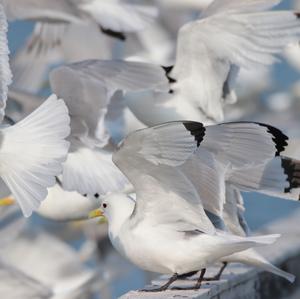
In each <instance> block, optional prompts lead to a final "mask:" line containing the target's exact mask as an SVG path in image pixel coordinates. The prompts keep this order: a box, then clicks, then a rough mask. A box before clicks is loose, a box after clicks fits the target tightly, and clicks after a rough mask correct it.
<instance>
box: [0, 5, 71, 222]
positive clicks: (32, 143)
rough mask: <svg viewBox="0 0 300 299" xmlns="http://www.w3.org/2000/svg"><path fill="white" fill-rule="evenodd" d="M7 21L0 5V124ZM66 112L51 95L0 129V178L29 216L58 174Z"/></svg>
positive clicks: (8, 77) (6, 68) (8, 73)
mask: <svg viewBox="0 0 300 299" xmlns="http://www.w3.org/2000/svg"><path fill="white" fill-rule="evenodd" d="M6 32H7V21H6V16H5V14H4V11H3V8H2V6H1V5H0V44H1V52H0V81H1V83H0V97H1V99H0V107H1V108H0V120H1V122H2V121H3V118H4V110H5V106H6V100H7V93H8V86H9V84H10V83H11V80H12V75H11V71H10V67H9V58H8V54H9V49H8V45H7V37H6ZM69 122H70V118H69V115H68V109H67V107H66V105H65V104H64V102H63V101H62V100H58V99H57V97H56V96H55V95H52V96H50V97H49V99H48V100H47V101H46V102H45V103H44V104H42V105H41V106H40V107H39V108H37V109H36V110H35V111H34V112H33V113H32V114H30V115H29V116H27V117H26V118H25V119H23V120H21V121H20V122H18V123H17V124H15V125H13V126H5V125H3V124H2V126H1V129H0V135H1V147H0V176H1V179H2V180H3V182H4V183H5V184H6V186H7V187H8V188H9V189H10V191H11V193H12V194H13V196H14V198H15V199H16V201H17V202H18V204H19V205H20V207H21V209H22V211H23V214H24V215H25V216H30V215H31V213H32V211H33V210H36V209H37V208H38V207H39V205H40V203H41V201H42V200H43V199H45V198H46V196H47V187H51V186H53V185H54V184H55V176H57V175H59V174H60V172H61V171H62V162H63V161H64V160H65V158H66V155H67V152H68V148H69V143H68V142H67V141H66V140H65V138H66V137H67V136H68V135H69V132H70V126H69Z"/></svg>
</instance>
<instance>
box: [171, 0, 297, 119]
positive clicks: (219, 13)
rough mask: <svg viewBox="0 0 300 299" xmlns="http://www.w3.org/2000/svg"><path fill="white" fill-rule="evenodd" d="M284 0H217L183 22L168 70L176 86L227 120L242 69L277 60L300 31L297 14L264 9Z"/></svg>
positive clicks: (210, 112) (216, 116)
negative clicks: (226, 105)
mask: <svg viewBox="0 0 300 299" xmlns="http://www.w3.org/2000/svg"><path fill="white" fill-rule="evenodd" d="M279 2H280V1H277V0H274V1H268V0H248V1H238V0H233V1H230V0H226V1H222V0H216V1H214V2H213V3H212V4H211V6H209V7H208V8H207V10H205V11H204V13H203V15H202V18H201V19H200V20H198V21H195V22H191V23H188V24H186V25H185V26H183V27H182V28H181V29H180V32H179V36H178V45H177V59H176V64H175V66H174V68H173V70H172V71H171V72H170V74H169V76H170V77H171V78H173V80H175V82H176V83H174V84H173V85H172V90H173V91H174V92H175V93H176V92H178V93H181V95H182V98H184V100H188V101H190V102H191V103H192V104H193V105H194V106H195V107H198V108H200V109H201V110H202V111H203V112H204V113H205V114H206V115H207V117H208V118H210V119H213V120H215V121H222V120H223V111H222V110H223V109H222V107H223V103H224V100H227V101H229V102H232V101H234V100H235V94H234V92H233V90H232V89H233V86H234V82H235V78H236V76H237V73H238V69H239V68H241V67H242V68H254V67H258V66H261V65H262V66H263V65H270V64H272V63H274V62H276V61H277V59H276V57H275V55H276V54H278V53H280V52H281V51H282V50H283V49H284V47H285V46H286V45H287V44H288V43H289V42H291V41H294V40H296V38H298V36H299V33H300V21H299V16H298V14H296V13H294V12H292V11H269V12H264V11H263V10H265V9H268V8H270V7H272V6H274V5H276V4H278V3H279ZM195 82H197V84H195Z"/></svg>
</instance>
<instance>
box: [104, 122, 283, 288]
mask: <svg viewBox="0 0 300 299" xmlns="http://www.w3.org/2000/svg"><path fill="white" fill-rule="evenodd" d="M269 130H271V131H269ZM274 130H275V129H274ZM274 130H272V129H271V127H268V126H267V127H266V126H265V125H262V124H255V123H228V124H223V125H218V126H210V127H203V125H202V124H200V123H196V122H170V123H166V124H162V125H158V126H155V127H151V128H148V129H144V130H139V131H137V132H134V133H132V134H130V135H129V136H128V137H127V138H126V139H125V140H124V142H123V143H122V144H121V146H120V148H119V150H118V151H117V152H116V153H115V154H114V155H113V161H114V162H115V163H116V165H117V166H118V167H119V168H120V169H121V170H122V172H124V174H125V175H126V176H127V177H128V179H129V180H130V182H131V183H132V184H133V186H134V188H135V191H136V202H134V201H133V200H132V199H131V198H130V197H128V196H126V195H124V194H112V195H109V196H108V197H106V198H104V199H103V201H102V205H101V211H100V215H101V214H104V215H105V216H106V217H107V218H108V222H109V237H110V239H111V241H112V243H113V245H114V246H115V247H116V249H117V250H118V251H119V252H120V253H121V254H122V255H124V256H126V257H127V258H128V259H130V260H131V261H132V262H133V263H135V264H136V265H138V266H139V267H141V268H143V269H145V270H148V271H153V272H158V273H165V274H170V273H172V274H173V276H172V277H171V279H170V281H169V282H168V283H167V284H166V285H164V286H162V287H161V288H159V289H157V290H165V289H166V288H168V286H169V285H170V284H171V283H172V282H173V281H175V280H176V279H177V278H178V277H179V276H180V275H183V274H187V273H190V272H192V271H197V270H199V269H202V271H201V275H200V278H199V280H198V282H197V284H196V286H195V287H196V288H198V287H200V285H201V281H202V279H203V277H204V273H205V270H204V269H205V268H206V267H207V266H208V265H210V264H213V263H214V262H216V261H219V260H220V259H222V258H223V257H225V256H228V255H227V254H226V253H225V251H227V252H229V251H232V253H235V252H239V251H243V250H245V249H247V248H251V247H254V246H256V245H258V244H256V241H258V242H260V241H259V239H260V238H261V239H260V240H261V241H262V242H264V241H263V240H264V238H266V239H265V240H266V243H269V241H271V239H272V237H271V239H268V238H269V237H258V239H255V238H254V239H252V238H250V239H248V238H243V237H237V236H235V235H232V234H230V233H228V232H224V231H221V230H219V229H216V228H215V227H214V225H213V223H212V222H211V220H210V219H209V218H208V216H207V214H206V212H205V210H204V208H203V205H204V202H205V201H206V202H208V198H209V199H210V200H211V201H214V199H216V200H218V202H222V201H223V199H222V189H221V190H220V189H219V188H218V187H219V186H218V181H220V182H221V181H222V173H220V172H217V174H216V173H214V177H213V176H212V175H211V172H207V171H206V170H207V168H208V167H209V166H210V161H208V160H207V157H209V156H210V155H211V156H214V157H215V158H216V159H219V161H223V162H226V164H229V165H228V166H227V167H229V168H230V169H243V168H247V167H254V166H255V165H256V166H258V165H260V164H262V163H264V162H266V161H268V160H272V159H273V157H274V156H275V154H276V153H277V152H278V151H279V150H280V149H281V145H282V142H283V140H282V138H281V137H282V136H281V135H279V134H277V131H276V130H275V131H274ZM274 134H276V135H274ZM247 137H249V138H247ZM250 137H251V138H250ZM246 151H247V152H248V155H247V156H245V154H244V153H245V152H246ZM195 156H196V157H197V158H199V159H200V162H201V163H202V162H203V166H204V168H202V169H201V168H199V167H198V169H199V171H200V172H201V171H203V173H206V176H207V179H206V178H205V176H204V179H203V176H201V174H200V175H199V176H195V177H194V180H193V178H192V177H191V176H190V175H191V172H190V170H187V169H190V167H191V166H192V165H196V164H195V161H196V160H197V159H194V158H195ZM197 166H199V164H198V165H196V166H195V167H196V168H197ZM205 167H206V168H205ZM223 168H224V167H223ZM194 169H195V168H194ZM225 169H226V167H225ZM223 173H224V171H223ZM212 177H213V179H212ZM196 181H197V182H198V185H196ZM223 181H224V179H223ZM199 183H201V186H202V189H203V191H202V193H201V192H200V191H199V188H200V186H199ZM223 184H224V183H223ZM197 186H198V188H197ZM224 189H225V188H224ZM210 195H212V196H210ZM218 197H219V198H218ZM223 204H224V201H223ZM223 204H219V205H218V206H220V205H223ZM211 205H212V206H213V203H212V204H211ZM217 208H218V207H217ZM249 241H250V243H249ZM253 241H254V242H253ZM174 248H175V250H174ZM141 253H143V254H141Z"/></svg>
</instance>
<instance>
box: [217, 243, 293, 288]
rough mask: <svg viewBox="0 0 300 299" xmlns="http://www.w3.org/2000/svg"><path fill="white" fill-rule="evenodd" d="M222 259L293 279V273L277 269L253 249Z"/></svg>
mask: <svg viewBox="0 0 300 299" xmlns="http://www.w3.org/2000/svg"><path fill="white" fill-rule="evenodd" d="M222 260H224V261H226V262H231V263H243V264H246V265H249V266H253V267H257V268H260V269H262V270H264V271H268V272H271V273H273V274H276V275H278V276H281V277H283V278H285V279H286V280H288V281H289V282H291V283H293V282H294V281H295V275H293V274H291V273H288V272H285V271H283V270H281V269H279V268H278V267H276V266H274V265H272V264H271V263H270V262H269V261H268V260H266V259H265V258H264V257H263V256H261V255H260V254H259V253H257V252H256V251H255V250H253V249H248V250H245V251H241V252H238V253H234V254H232V255H230V256H228V257H225V258H223V259H222Z"/></svg>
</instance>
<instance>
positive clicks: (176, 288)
mask: <svg viewBox="0 0 300 299" xmlns="http://www.w3.org/2000/svg"><path fill="white" fill-rule="evenodd" d="M200 288H201V284H200V285H198V284H196V285H194V286H190V287H172V288H171V290H174V291H190V290H191V291H197V290H199V289H200Z"/></svg>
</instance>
